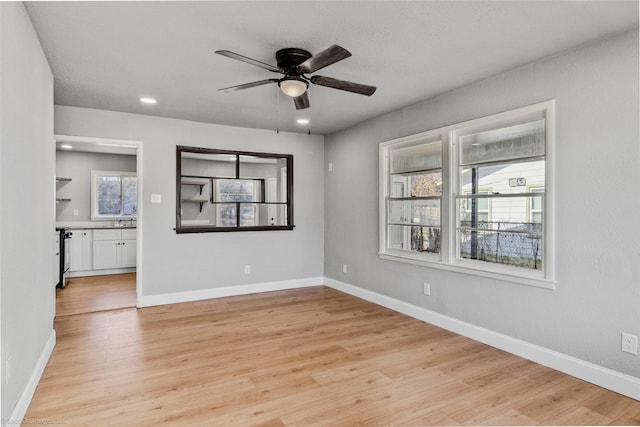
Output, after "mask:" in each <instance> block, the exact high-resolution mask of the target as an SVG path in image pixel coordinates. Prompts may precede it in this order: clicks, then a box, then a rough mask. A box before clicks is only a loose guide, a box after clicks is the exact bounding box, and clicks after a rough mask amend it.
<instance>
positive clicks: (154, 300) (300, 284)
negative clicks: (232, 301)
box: [137, 277, 324, 308]
mask: <svg viewBox="0 0 640 427" xmlns="http://www.w3.org/2000/svg"><path fill="white" fill-rule="evenodd" d="M323 280H324V278H323V277H309V278H306V279H294V280H283V281H279V282H265V283H253V284H249V285H239V286H227V287H224V288H210V289H201V290H197V291H186V292H173V293H170V294H160V295H140V296H138V304H137V306H138V308H143V307H151V306H156V305H164V304H176V303H180V302H190V301H200V300H205V299H211V298H222V297H229V296H236V295H247V294H256V293H259V292H271V291H281V290H285V289H296V288H306V287H310V286H322V282H323Z"/></svg>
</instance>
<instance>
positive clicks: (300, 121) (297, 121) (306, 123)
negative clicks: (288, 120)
mask: <svg viewBox="0 0 640 427" xmlns="http://www.w3.org/2000/svg"><path fill="white" fill-rule="evenodd" d="M296 123H298V124H299V125H308V124H309V119H298V120H296Z"/></svg>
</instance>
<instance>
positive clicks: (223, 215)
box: [217, 203, 237, 227]
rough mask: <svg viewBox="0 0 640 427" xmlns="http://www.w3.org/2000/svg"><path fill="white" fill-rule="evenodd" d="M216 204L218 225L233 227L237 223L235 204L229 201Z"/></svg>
mask: <svg viewBox="0 0 640 427" xmlns="http://www.w3.org/2000/svg"><path fill="white" fill-rule="evenodd" d="M217 206H218V226H219V227H235V226H236V224H237V216H236V206H237V205H236V204H235V203H229V204H224V205H217Z"/></svg>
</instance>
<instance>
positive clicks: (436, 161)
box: [385, 137, 442, 259]
mask: <svg viewBox="0 0 640 427" xmlns="http://www.w3.org/2000/svg"><path fill="white" fill-rule="evenodd" d="M389 159H390V163H389V167H390V169H389V197H388V198H387V200H386V206H385V214H386V216H387V223H386V224H385V232H386V233H387V239H386V240H387V245H386V249H388V250H390V251H394V252H395V251H398V252H407V253H418V254H424V255H425V256H427V257H429V258H432V259H439V258H440V250H441V245H440V239H441V238H440V236H441V228H440V205H441V199H442V142H441V141H440V140H433V138H431V140H430V139H429V138H428V137H425V138H417V139H416V140H412V141H409V142H407V143H406V144H402V145H400V146H397V147H395V148H394V149H393V150H390V152H389Z"/></svg>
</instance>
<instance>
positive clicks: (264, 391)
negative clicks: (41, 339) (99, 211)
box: [27, 287, 640, 426]
mask: <svg viewBox="0 0 640 427" xmlns="http://www.w3.org/2000/svg"><path fill="white" fill-rule="evenodd" d="M56 331H57V337H58V344H57V346H56V348H55V350H54V352H53V355H52V357H51V360H50V361H49V364H48V366H47V368H46V370H45V372H44V374H43V377H42V380H41V382H40V385H39V386H38V389H37V390H36V393H35V395H34V398H33V401H32V403H31V406H30V408H29V410H28V412H27V418H30V419H44V420H47V419H48V420H64V421H65V422H66V424H67V425H70V426H107V425H117V426H122V425H126V426H155V425H158V424H167V425H176V426H197V425H221V426H227V425H229V426H237V425H261V426H282V425H285V426H313V425H322V426H334V425H336V426H349V425H358V426H381V425H537V424H545V425H549V424H554V425H607V424H616V425H638V424H640V402H638V401H636V400H633V399H630V398H627V397H624V396H621V395H619V394H616V393H613V392H611V391H608V390H605V389H602V388H600V387H597V386H594V385H592V384H589V383H586V382H584V381H581V380H578V379H576V378H573V377H570V376H567V375H564V374H561V373H559V372H557V371H554V370H551V369H548V368H545V367H543V366H540V365H537V364H535V363H533V362H529V361H527V360H524V359H521V358H519V357H516V356H513V355H510V354H508V353H505V352H503V351H500V350H497V349H495V348H492V347H489V346H486V345H483V344H480V343H477V342H475V341H472V340H469V339H467V338H464V337H461V336H459V335H456V334H453V333H451V332H448V331H445V330H442V329H439V328H437V327H434V326H432V325H429V324H425V323H423V322H420V321H418V320H415V319H412V318H409V317H406V316H404V315H402V314H399V313H396V312H393V311H391V310H388V309H385V308H383V307H380V306H377V305H375V304H372V303H369V302H366V301H363V300H360V299H357V298H355V297H352V296H350V295H346V294H343V293H341V292H338V291H336V290H333V289H330V288H326V287H313V288H303V289H296V290H290V291H278V292H268V293H261V294H254V295H245V296H238V297H229V298H220V299H214V300H207V301H198V302H190V303H183V304H174V305H166V306H160V307H149V308H144V309H139V310H136V309H123V310H115V311H103V312H96V313H90V314H82V315H75V316H63V317H58V318H57V320H56Z"/></svg>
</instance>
